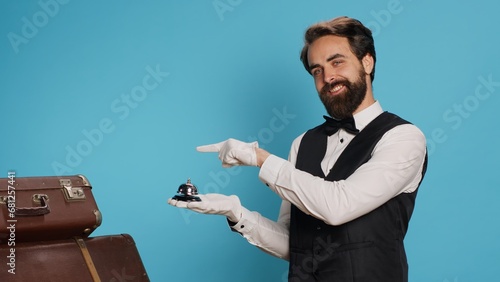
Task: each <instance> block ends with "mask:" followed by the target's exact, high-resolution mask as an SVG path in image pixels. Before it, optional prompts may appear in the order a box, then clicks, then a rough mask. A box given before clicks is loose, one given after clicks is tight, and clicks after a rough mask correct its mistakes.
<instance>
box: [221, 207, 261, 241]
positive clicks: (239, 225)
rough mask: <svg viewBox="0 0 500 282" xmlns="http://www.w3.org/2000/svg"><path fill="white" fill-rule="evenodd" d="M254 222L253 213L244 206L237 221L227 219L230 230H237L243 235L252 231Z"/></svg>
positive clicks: (255, 220)
mask: <svg viewBox="0 0 500 282" xmlns="http://www.w3.org/2000/svg"><path fill="white" fill-rule="evenodd" d="M256 222H257V219H256V218H255V215H254V214H253V213H252V212H251V211H249V210H247V209H246V208H244V207H242V209H241V219H240V220H239V221H238V222H236V223H235V222H231V221H229V220H228V221H227V223H228V224H229V227H230V228H231V231H234V232H238V233H240V234H241V235H243V236H244V235H245V234H249V233H250V232H252V230H253V228H254V227H255V225H256Z"/></svg>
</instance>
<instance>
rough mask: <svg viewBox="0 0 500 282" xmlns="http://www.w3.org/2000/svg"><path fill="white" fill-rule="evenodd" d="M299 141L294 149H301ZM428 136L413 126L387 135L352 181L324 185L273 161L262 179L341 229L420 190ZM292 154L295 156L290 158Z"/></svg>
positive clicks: (270, 159)
mask: <svg viewBox="0 0 500 282" xmlns="http://www.w3.org/2000/svg"><path fill="white" fill-rule="evenodd" d="M299 143H300V142H299V141H298V140H296V141H294V145H293V146H292V151H294V150H295V151H294V152H293V155H294V156H296V151H297V150H298V144H299ZM425 146H426V145H425V137H424V135H423V133H422V132H421V131H420V130H419V129H418V128H417V127H415V126H414V125H411V124H405V125H399V126H397V127H395V128H393V129H391V130H389V131H388V132H387V133H386V134H385V135H384V136H383V137H382V138H381V139H380V141H379V142H378V143H377V145H376V146H375V148H374V150H373V152H372V157H371V159H370V160H369V161H368V162H366V163H365V164H363V165H361V166H360V167H359V168H358V169H357V170H356V171H355V172H354V173H353V174H352V175H351V176H349V177H348V178H347V179H345V180H340V181H333V182H332V181H326V180H324V179H323V178H320V177H316V176H313V175H311V174H309V173H307V172H304V171H301V170H298V169H296V168H295V165H294V163H295V160H293V163H292V162H291V161H287V160H284V159H281V158H279V157H277V156H274V155H271V156H269V157H268V158H267V159H266V161H265V162H264V164H263V165H262V167H261V170H260V172H259V178H260V179H261V181H263V182H264V183H265V184H266V185H267V186H268V187H269V188H270V189H271V190H273V191H274V192H275V193H276V194H278V195H279V196H280V197H281V198H282V199H283V200H284V201H288V202H290V203H292V204H294V205H295V206H297V208H299V209H300V210H302V211H303V212H304V213H306V214H308V215H311V216H314V217H316V218H318V219H320V220H323V221H324V222H325V223H327V224H330V225H340V224H343V223H346V222H348V221H351V220H353V219H356V218H358V217H360V216H362V215H364V214H366V213H369V212H370V211H372V210H374V209H376V208H377V207H379V206H381V205H382V204H384V203H386V202H387V201H389V200H390V199H391V198H393V197H395V196H397V195H399V194H400V193H406V192H413V191H415V190H416V189H417V187H418V184H419V182H420V180H421V176H422V168H423V163H424V159H425V154H426V148H425ZM291 155H292V154H291Z"/></svg>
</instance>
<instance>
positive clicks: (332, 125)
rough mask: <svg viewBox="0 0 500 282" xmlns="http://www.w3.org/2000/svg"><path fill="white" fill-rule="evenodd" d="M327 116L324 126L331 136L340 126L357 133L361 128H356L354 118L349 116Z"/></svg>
mask: <svg viewBox="0 0 500 282" xmlns="http://www.w3.org/2000/svg"><path fill="white" fill-rule="evenodd" d="M323 117H324V118H325V120H326V121H325V123H323V127H324V129H325V133H326V135H328V136H330V135H332V134H334V133H335V132H337V131H338V130H339V129H340V128H343V129H344V130H345V131H347V132H349V133H352V134H357V133H359V130H358V129H356V124H355V122H354V118H353V117H352V116H351V117H348V118H345V119H333V118H331V117H327V116H323Z"/></svg>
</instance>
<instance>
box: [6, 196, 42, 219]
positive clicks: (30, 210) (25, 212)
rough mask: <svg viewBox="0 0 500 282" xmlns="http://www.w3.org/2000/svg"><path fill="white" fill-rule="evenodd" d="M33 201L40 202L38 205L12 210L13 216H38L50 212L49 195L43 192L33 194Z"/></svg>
mask: <svg viewBox="0 0 500 282" xmlns="http://www.w3.org/2000/svg"><path fill="white" fill-rule="evenodd" d="M32 198H33V201H34V202H40V206H39V207H27V208H18V207H16V211H15V212H14V214H15V216H39V215H46V214H48V213H50V207H49V201H48V200H49V197H48V196H47V195H45V194H34V195H33V197H32Z"/></svg>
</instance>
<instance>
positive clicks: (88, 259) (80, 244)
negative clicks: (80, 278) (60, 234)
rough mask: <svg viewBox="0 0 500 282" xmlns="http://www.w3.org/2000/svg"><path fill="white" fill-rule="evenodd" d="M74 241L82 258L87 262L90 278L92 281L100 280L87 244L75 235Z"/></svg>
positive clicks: (98, 281)
mask: <svg viewBox="0 0 500 282" xmlns="http://www.w3.org/2000/svg"><path fill="white" fill-rule="evenodd" d="M75 241H76V243H77V244H78V247H80V251H81V252H82V255H83V259H84V260H85V263H86V264H87V267H88V269H89V271H90V275H92V279H93V280H94V282H101V278H99V274H98V273H97V270H96V269H95V265H94V262H93V261H92V256H90V253H89V250H88V249H87V245H85V241H84V240H83V239H82V238H78V237H75Z"/></svg>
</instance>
